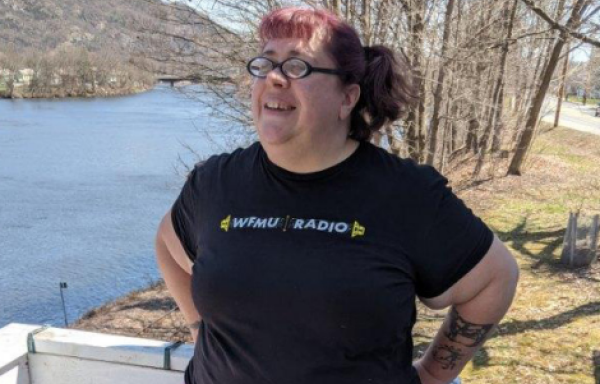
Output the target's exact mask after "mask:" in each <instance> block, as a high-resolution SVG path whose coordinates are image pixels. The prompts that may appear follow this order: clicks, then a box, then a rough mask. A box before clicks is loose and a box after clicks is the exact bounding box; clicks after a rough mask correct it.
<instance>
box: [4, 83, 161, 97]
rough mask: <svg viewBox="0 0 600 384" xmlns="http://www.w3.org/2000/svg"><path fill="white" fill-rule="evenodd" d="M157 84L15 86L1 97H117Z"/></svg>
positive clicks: (139, 91) (142, 90) (133, 93)
mask: <svg viewBox="0 0 600 384" xmlns="http://www.w3.org/2000/svg"><path fill="white" fill-rule="evenodd" d="M155 86H156V84H147V85H146V84H144V85H136V86H133V87H126V88H113V87H97V88H96V89H91V88H90V89H68V90H67V89H61V88H56V89H54V88H52V89H49V90H31V89H23V88H15V90H13V92H12V94H11V95H8V94H6V93H4V94H3V93H2V92H0V99H64V98H88V97H90V98H91V97H115V96H128V95H135V94H138V93H142V92H147V91H149V90H151V89H152V88H154V87H155Z"/></svg>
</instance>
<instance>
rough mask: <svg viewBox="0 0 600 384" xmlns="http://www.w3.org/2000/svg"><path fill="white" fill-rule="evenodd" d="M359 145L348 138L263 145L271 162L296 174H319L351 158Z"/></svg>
mask: <svg viewBox="0 0 600 384" xmlns="http://www.w3.org/2000/svg"><path fill="white" fill-rule="evenodd" d="M358 145H359V143H358V142H357V141H355V140H353V139H350V138H348V137H346V136H343V137H341V138H337V139H336V140H322V141H321V142H319V143H310V145H297V144H293V145H292V143H290V145H285V144H284V145H267V144H264V143H262V146H263V148H264V150H265V152H266V153H267V156H268V157H269V160H270V161H271V162H273V163H274V164H276V165H277V166H279V167H281V168H283V169H285V170H287V171H290V172H295V173H311V172H319V171H322V170H324V169H327V168H330V167H332V166H334V165H336V164H339V163H341V162H342V161H344V160H345V159H347V158H348V157H350V155H352V153H354V151H355V150H356V148H357V147H358Z"/></svg>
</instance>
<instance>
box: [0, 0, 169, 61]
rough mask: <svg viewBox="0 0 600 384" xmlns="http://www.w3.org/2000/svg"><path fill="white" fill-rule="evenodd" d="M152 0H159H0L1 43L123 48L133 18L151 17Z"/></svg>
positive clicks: (18, 46)
mask: <svg viewBox="0 0 600 384" xmlns="http://www.w3.org/2000/svg"><path fill="white" fill-rule="evenodd" d="M154 2H158V0H152V1H144V0H128V1H121V0H103V1H85V2H84V1H82V0H0V46H3V45H4V46H6V45H14V48H15V50H17V51H19V50H21V49H24V48H35V49H41V50H45V51H51V50H54V49H57V48H61V47H85V48H87V49H88V50H89V51H92V52H94V51H98V50H100V49H101V48H106V47H113V48H116V49H118V50H119V51H126V50H127V49H128V48H129V47H130V46H131V43H132V42H133V41H135V31H134V30H132V29H131V26H132V21H133V20H134V19H136V18H139V17H143V16H147V17H152V14H153V13H152V12H153V8H154V5H153V4H152V3H154Z"/></svg>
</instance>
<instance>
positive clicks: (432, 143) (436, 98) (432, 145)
mask: <svg viewBox="0 0 600 384" xmlns="http://www.w3.org/2000/svg"><path fill="white" fill-rule="evenodd" d="M453 9H454V0H448V5H447V6H446V16H445V18H444V34H443V37H442V51H441V54H440V65H439V73H438V78H437V83H436V87H435V92H434V94H433V112H432V114H433V116H432V117H431V126H430V127H429V137H428V139H429V143H428V146H427V158H426V163H427V164H429V165H432V164H433V159H434V157H435V152H436V148H437V136H438V129H439V126H440V106H441V102H442V94H443V91H444V77H445V75H446V68H445V67H446V65H447V60H446V50H447V48H448V47H447V45H448V38H449V36H450V25H451V24H452V11H453Z"/></svg>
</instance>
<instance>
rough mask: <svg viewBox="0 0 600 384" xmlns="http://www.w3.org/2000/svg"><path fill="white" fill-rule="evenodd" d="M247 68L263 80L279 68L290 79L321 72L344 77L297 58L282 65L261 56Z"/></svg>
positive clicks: (340, 73) (336, 71) (339, 73)
mask: <svg viewBox="0 0 600 384" xmlns="http://www.w3.org/2000/svg"><path fill="white" fill-rule="evenodd" d="M246 68H247V69H248V72H249V73H250V74H251V75H252V76H254V77H258V78H261V79H264V78H265V77H267V75H268V74H269V72H271V71H272V70H274V69H277V68H281V73H283V75H284V76H285V77H287V78H289V79H302V78H304V77H306V76H308V75H310V74H311V73H312V72H321V73H327V74H330V75H338V76H341V75H342V72H341V71H338V70H337V69H329V68H317V67H313V66H312V65H310V64H309V63H307V62H306V61H304V60H302V59H299V58H297V57H290V58H289V59H286V60H284V61H282V62H281V63H277V62H275V61H273V60H271V59H269V58H266V57H263V56H259V57H255V58H252V59H250V61H248V64H247V65H246Z"/></svg>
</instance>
